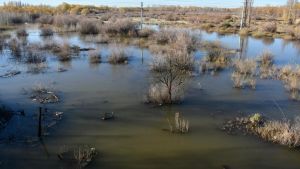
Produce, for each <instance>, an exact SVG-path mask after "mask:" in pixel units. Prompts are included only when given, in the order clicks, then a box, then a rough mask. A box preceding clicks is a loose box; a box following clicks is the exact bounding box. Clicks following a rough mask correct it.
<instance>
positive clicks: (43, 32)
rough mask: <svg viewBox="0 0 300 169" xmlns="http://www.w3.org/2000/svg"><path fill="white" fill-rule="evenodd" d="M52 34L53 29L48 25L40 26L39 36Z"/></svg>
mask: <svg viewBox="0 0 300 169" xmlns="http://www.w3.org/2000/svg"><path fill="white" fill-rule="evenodd" d="M53 34H54V32H53V30H52V29H51V28H48V27H45V28H42V29H41V32H40V36H52V35H53Z"/></svg>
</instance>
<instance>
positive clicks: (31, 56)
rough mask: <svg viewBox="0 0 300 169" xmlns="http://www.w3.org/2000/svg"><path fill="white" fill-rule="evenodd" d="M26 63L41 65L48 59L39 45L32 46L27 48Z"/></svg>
mask: <svg viewBox="0 0 300 169" xmlns="http://www.w3.org/2000/svg"><path fill="white" fill-rule="evenodd" d="M25 62H26V63H29V64H40V63H44V62H46V57H45V56H44V55H43V53H42V51H40V47H39V46H37V45H31V46H28V47H27V54H26V60H25Z"/></svg>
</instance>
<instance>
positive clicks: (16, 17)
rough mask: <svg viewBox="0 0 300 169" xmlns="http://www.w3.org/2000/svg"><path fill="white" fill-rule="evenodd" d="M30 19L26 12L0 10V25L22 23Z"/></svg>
mask: <svg viewBox="0 0 300 169" xmlns="http://www.w3.org/2000/svg"><path fill="white" fill-rule="evenodd" d="M30 21H31V19H30V17H29V15H28V14H26V13H12V12H0V24H1V25H11V24H23V23H25V22H30Z"/></svg>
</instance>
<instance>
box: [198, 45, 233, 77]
mask: <svg viewBox="0 0 300 169" xmlns="http://www.w3.org/2000/svg"><path fill="white" fill-rule="evenodd" d="M230 61H231V58H230V56H229V55H228V54H227V53H226V51H225V50H224V49H222V48H221V47H209V48H207V54H206V56H205V57H204V58H203V59H202V60H201V71H202V72H205V71H210V70H212V71H220V70H222V69H224V68H226V67H227V66H228V64H229V63H230Z"/></svg>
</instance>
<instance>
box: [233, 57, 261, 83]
mask: <svg viewBox="0 0 300 169" xmlns="http://www.w3.org/2000/svg"><path fill="white" fill-rule="evenodd" d="M256 68H257V63H256V61H255V60H250V59H246V60H240V59H237V60H235V61H234V71H233V73H232V74H231V79H232V81H233V86H234V87H235V88H245V87H251V88H252V89H255V87H256V79H255V76H256Z"/></svg>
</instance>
